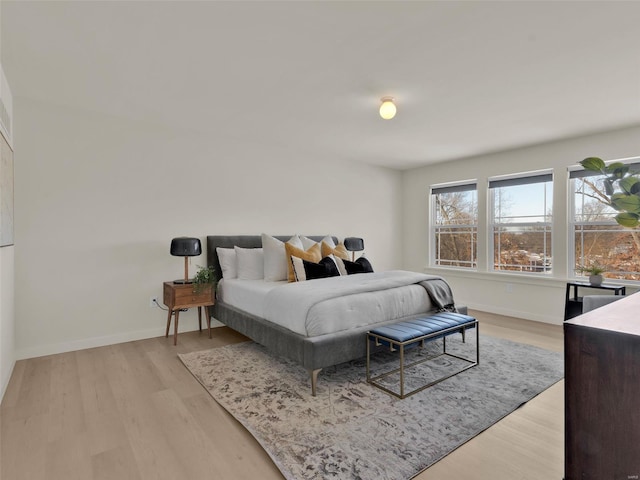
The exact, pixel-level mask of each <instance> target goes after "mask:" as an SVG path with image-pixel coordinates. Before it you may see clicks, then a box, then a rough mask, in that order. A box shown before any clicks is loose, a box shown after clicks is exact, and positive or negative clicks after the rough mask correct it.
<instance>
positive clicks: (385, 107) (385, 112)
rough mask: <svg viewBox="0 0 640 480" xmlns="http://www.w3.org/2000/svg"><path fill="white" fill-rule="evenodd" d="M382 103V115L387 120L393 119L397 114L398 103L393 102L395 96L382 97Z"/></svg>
mask: <svg viewBox="0 0 640 480" xmlns="http://www.w3.org/2000/svg"><path fill="white" fill-rule="evenodd" d="M381 100H382V104H381V105H380V116H381V117H382V118H384V119H385V120H391V119H392V118H393V117H395V116H396V105H395V103H393V97H382V99H381Z"/></svg>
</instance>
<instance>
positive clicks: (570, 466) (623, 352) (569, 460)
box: [564, 294, 640, 480]
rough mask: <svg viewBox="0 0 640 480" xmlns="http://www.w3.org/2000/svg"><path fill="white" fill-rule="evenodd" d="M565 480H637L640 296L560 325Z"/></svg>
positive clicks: (639, 454) (639, 473)
mask: <svg viewBox="0 0 640 480" xmlns="http://www.w3.org/2000/svg"><path fill="white" fill-rule="evenodd" d="M564 355H565V477H564V478H565V480H630V479H640V294H639V295H631V296H628V297H626V298H624V299H622V300H619V301H617V302H614V303H612V304H609V305H606V306H604V307H602V308H599V309H597V310H593V311H591V312H588V313H586V314H584V315H581V316H579V317H576V318H574V319H572V320H569V321H567V322H565V323H564Z"/></svg>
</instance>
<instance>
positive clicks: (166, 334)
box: [164, 309, 173, 338]
mask: <svg viewBox="0 0 640 480" xmlns="http://www.w3.org/2000/svg"><path fill="white" fill-rule="evenodd" d="M172 314H173V312H172V311H171V309H169V315H168V316H167V331H166V332H165V334H164V336H165V338H166V337H168V336H169V328H171V315H172Z"/></svg>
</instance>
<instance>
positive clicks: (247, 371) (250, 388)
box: [180, 334, 563, 480]
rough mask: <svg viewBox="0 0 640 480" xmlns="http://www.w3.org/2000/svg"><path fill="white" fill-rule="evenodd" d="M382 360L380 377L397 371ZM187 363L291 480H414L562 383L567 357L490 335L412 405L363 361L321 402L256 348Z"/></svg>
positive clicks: (441, 363)
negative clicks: (468, 364) (376, 379)
mask: <svg viewBox="0 0 640 480" xmlns="http://www.w3.org/2000/svg"><path fill="white" fill-rule="evenodd" d="M455 337H458V336H457V335H456V336H455ZM469 337H472V338H469ZM452 338H453V336H452V337H449V339H447V350H452V351H455V350H456V349H459V350H460V351H463V350H464V351H467V350H465V349H468V348H469V343H471V344H474V343H475V334H473V335H468V338H467V344H464V345H463V344H462V343H461V342H460V341H454V340H452ZM432 343H433V344H435V343H436V342H432ZM430 348H438V346H437V345H432V346H431V347H430ZM418 350H419V351H418ZM414 351H415V352H414V353H412V355H416V356H417V355H424V354H425V353H424V352H423V349H414ZM375 358H376V362H375V365H374V367H373V368H374V369H379V368H386V367H388V365H389V362H393V361H394V359H393V358H388V354H377V355H376V356H375ZM180 359H181V360H182V362H183V363H184V364H185V366H186V367H187V368H188V369H189V371H190V372H191V373H192V374H193V375H194V376H195V377H196V378H197V379H198V381H199V382H200V383H201V384H202V385H203V386H204V387H205V388H206V389H207V391H208V392H209V393H210V394H211V396H212V397H213V398H214V399H215V400H216V401H217V402H218V403H219V404H220V405H222V406H223V407H224V408H225V409H226V410H227V411H228V412H229V413H230V414H231V415H233V416H234V417H235V418H236V419H237V420H238V421H239V422H240V423H242V425H244V426H245V427H246V428H247V430H249V432H250V433H251V434H252V435H253V436H254V437H255V438H256V439H257V440H258V442H260V444H261V445H262V447H263V448H264V449H265V450H266V451H267V453H268V454H269V455H270V457H271V458H272V459H273V461H274V462H275V464H276V465H277V467H278V468H279V469H280V471H281V472H282V474H283V475H284V476H285V477H286V478H287V479H291V480H293V479H328V478H334V479H363V480H370V479H388V480H405V479H410V478H413V477H414V476H415V475H417V474H419V473H420V472H421V471H423V470H424V469H426V468H428V467H429V466H430V465H432V464H434V463H435V462H437V461H438V460H440V459H441V458H442V457H444V456H445V455H447V454H448V453H450V452H451V451H453V450H455V449H456V448H457V447H459V446H460V445H462V444H463V443H465V442H466V441H468V440H470V439H471V438H473V437H474V436H476V435H478V434H479V433H480V432H482V431H483V430H485V429H486V428H488V427H490V426H491V425H493V424H494V423H495V422H497V421H498V420H500V419H501V418H503V417H504V416H505V415H508V414H509V413H511V412H512V411H514V410H515V409H517V408H518V407H519V406H521V405H522V404H523V403H525V402H527V401H529V400H530V399H532V398H533V397H535V396H536V395H538V394H539V393H540V392H542V391H543V390H545V389H547V388H548V387H550V386H551V385H553V384H554V383H556V382H557V381H558V380H560V379H561V378H562V377H563V358H562V354H560V353H557V352H551V351H548V350H543V349H540V348H536V347H533V346H530V345H525V344H520V343H515V342H510V341H507V340H502V339H498V338H493V337H489V336H484V335H481V336H480V365H478V366H476V367H473V368H471V369H469V370H466V371H465V372H462V373H460V374H458V375H456V376H454V377H451V378H449V379H447V380H445V381H443V382H441V383H438V384H436V385H434V386H432V387H430V388H428V389H426V390H423V391H421V392H419V393H417V394H415V395H413V396H411V397H408V398H406V399H404V400H399V399H397V398H395V397H393V396H391V395H389V394H387V393H385V392H382V391H381V390H379V389H377V388H374V387H373V386H371V385H370V384H368V383H366V381H365V361H364V360H358V361H353V362H348V363H344V364H340V365H338V366H336V367H331V368H329V369H325V370H323V371H322V372H321V373H320V376H319V378H318V391H317V396H316V397H313V396H311V391H310V383H309V377H308V374H307V372H306V370H305V369H303V368H302V367H300V366H298V365H297V364H294V363H293V362H290V361H288V360H286V359H283V358H279V357H275V356H273V355H271V354H270V353H269V352H268V351H266V350H265V349H264V348H263V347H262V346H260V345H257V344H255V343H253V342H244V343H240V344H235V345H229V346H226V347H220V348H214V349H211V350H206V351H202V352H194V353H189V354H182V355H180ZM434 363H435V365H432V364H434ZM449 363H450V362H449V360H447V359H443V358H441V359H439V360H437V361H430V362H427V364H423V365H424V366H422V367H420V368H421V369H422V370H423V371H414V372H413V373H412V374H411V375H409V377H410V378H412V379H413V380H414V381H415V380H416V379H417V378H418V379H419V377H421V376H425V375H426V376H429V375H432V374H433V371H434V370H437V369H438V368H446V367H447V364H449Z"/></svg>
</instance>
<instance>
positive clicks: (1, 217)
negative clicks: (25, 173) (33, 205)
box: [0, 135, 13, 247]
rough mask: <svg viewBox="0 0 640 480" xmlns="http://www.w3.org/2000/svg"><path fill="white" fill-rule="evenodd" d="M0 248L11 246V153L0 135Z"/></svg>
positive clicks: (7, 144)
mask: <svg viewBox="0 0 640 480" xmlns="http://www.w3.org/2000/svg"><path fill="white" fill-rule="evenodd" d="M0 140H1V143H2V145H0V247H8V246H10V245H13V151H12V150H11V147H10V146H9V143H8V142H7V139H6V138H5V137H4V135H0Z"/></svg>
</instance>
